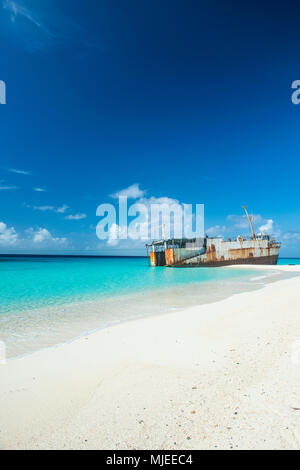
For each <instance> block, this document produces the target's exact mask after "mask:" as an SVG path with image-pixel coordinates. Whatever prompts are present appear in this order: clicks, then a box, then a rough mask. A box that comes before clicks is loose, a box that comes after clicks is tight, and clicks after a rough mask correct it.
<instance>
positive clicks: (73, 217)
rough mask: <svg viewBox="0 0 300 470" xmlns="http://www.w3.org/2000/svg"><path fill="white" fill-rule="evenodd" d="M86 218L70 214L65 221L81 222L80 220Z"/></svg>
mask: <svg viewBox="0 0 300 470" xmlns="http://www.w3.org/2000/svg"><path fill="white" fill-rule="evenodd" d="M85 218H86V214H74V215H72V214H70V215H66V217H65V219H67V220H81V219H85Z"/></svg>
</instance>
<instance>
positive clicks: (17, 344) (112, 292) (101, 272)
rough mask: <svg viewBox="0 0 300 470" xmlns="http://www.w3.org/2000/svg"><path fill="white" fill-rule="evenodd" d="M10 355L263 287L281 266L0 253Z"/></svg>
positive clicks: (0, 314) (1, 315) (0, 296)
mask: <svg viewBox="0 0 300 470" xmlns="http://www.w3.org/2000/svg"><path fill="white" fill-rule="evenodd" d="M0 260H1V261H0V340H2V341H3V342H4V343H5V345H6V353H7V357H13V356H17V355H22V354H26V353H28V352H32V351H35V350H37V349H40V348H44V347H48V346H52V345H55V344H57V343H60V342H64V341H67V340H70V339H72V338H74V337H77V336H79V335H82V334H84V333H85V332H90V331H92V330H95V329H99V328H104V327H106V326H108V325H114V324H117V323H119V322H121V321H128V320H132V319H135V318H139V317H144V316H148V315H158V314H161V313H168V312H172V311H175V310H178V309H183V308H186V307H187V306H192V305H197V304H201V303H207V302H213V301H217V300H220V299H222V298H225V297H228V296H230V295H233V294H236V293H239V292H243V291H245V290H252V289H257V288H259V287H261V286H262V285H264V283H266V282H268V281H269V280H272V279H277V278H278V276H282V274H278V272H276V270H274V271H273V270H272V271H268V272H267V271H266V272H264V271H255V270H253V269H251V270H247V269H243V270H238V269H231V268H191V269H172V268H164V267H160V268H151V267H149V266H148V261H147V259H145V258H43V257H41V258H19V257H18V258H0Z"/></svg>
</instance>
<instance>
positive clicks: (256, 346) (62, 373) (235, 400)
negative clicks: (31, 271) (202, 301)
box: [0, 266, 300, 449]
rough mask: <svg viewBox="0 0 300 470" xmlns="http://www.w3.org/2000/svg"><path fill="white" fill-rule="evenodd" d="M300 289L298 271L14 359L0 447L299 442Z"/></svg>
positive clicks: (0, 386)
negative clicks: (211, 300) (252, 288)
mask: <svg viewBox="0 0 300 470" xmlns="http://www.w3.org/2000/svg"><path fill="white" fill-rule="evenodd" d="M247 268H249V266H247ZM233 269H241V267H236V268H233ZM255 269H263V270H266V266H263V267H261V268H259V267H257V266H255ZM270 269H272V270H274V269H278V270H280V271H289V272H295V273H299V274H300V266H276V267H274V266H272V267H270ZM299 292H300V276H299V277H295V278H292V279H288V280H280V281H277V282H273V283H270V284H268V285H266V286H265V287H263V288H262V289H259V290H256V291H253V292H246V293H241V294H237V295H234V296H232V297H230V298H227V299H225V300H222V301H219V302H216V303H210V304H206V305H201V306H197V307H191V308H188V309H186V310H184V311H180V312H175V313H169V314H165V315H161V316H156V317H147V318H144V319H139V320H135V321H131V322H127V323H123V324H120V325H118V326H114V327H109V328H106V329H103V330H101V331H98V332H96V333H94V334H91V335H89V336H85V337H82V338H80V339H77V340H75V341H73V342H70V343H68V344H63V345H59V346H57V347H53V348H49V349H45V350H41V351H38V352H35V353H33V354H31V355H27V356H25V357H22V358H17V359H13V360H9V361H8V362H7V363H6V364H4V365H0V448H1V449H299V448H300V302H299Z"/></svg>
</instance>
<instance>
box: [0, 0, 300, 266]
mask: <svg viewBox="0 0 300 470" xmlns="http://www.w3.org/2000/svg"><path fill="white" fill-rule="evenodd" d="M298 13H299V6H297V2H289V3H288V4H286V3H285V4H284V3H283V2H275V3H273V4H272V8H270V3H269V2H267V1H266V2H250V1H244V2H238V1H226V2H225V1H201V0H198V1H191V0H187V1H182V0H181V1H176V0H172V1H169V0H164V1H157V0H153V1H151V2H141V1H135V0H129V1H128V2H124V1H122V0H114V1H113V0H107V1H99V0H89V1H88V2H79V1H77V0H60V1H58V0H57V1H55V0H51V1H50V0H45V1H43V2H41V1H38V0H24V1H21V0H20V1H19V0H17V1H11V0H0V57H1V63H0V80H3V81H5V83H6V87H7V104H6V105H0V122H1V126H0V142H1V144H0V251H1V252H40V253H42V252H49V253H54V252H57V253H65V252H66V253H91V254H94V253H99V254H104V253H116V254H118V253H119V254H124V253H128V254H130V253H133V254H137V253H143V250H142V251H141V249H140V247H139V246H138V245H136V244H134V243H131V244H130V243H129V242H128V243H127V245H125V244H123V245H122V244H116V245H114V246H111V245H109V244H105V243H103V242H102V243H100V242H99V240H98V239H97V238H96V233H95V226H96V224H97V222H98V218H97V217H96V208H97V206H98V205H99V204H101V203H103V202H113V201H114V199H113V198H112V197H111V195H112V194H114V193H116V192H118V191H120V190H124V189H126V188H128V187H132V185H135V186H134V188H136V189H137V193H136V194H133V196H134V198H133V199H132V201H135V200H140V199H143V200H147V201H149V200H154V201H156V200H157V199H159V198H168V199H169V200H170V201H172V200H176V201H179V202H180V203H182V202H185V203H203V204H205V227H206V229H207V231H208V233H209V234H211V235H219V234H220V235H223V236H225V237H227V236H232V235H234V234H235V235H238V234H239V233H245V234H248V233H249V229H248V226H247V224H245V218H244V217H243V216H242V209H241V206H242V205H243V204H246V205H247V206H248V208H249V210H250V212H251V213H253V214H254V215H255V217H254V221H255V225H256V228H257V229H258V228H259V227H261V226H267V227H268V228H269V229H270V231H271V232H272V233H273V234H275V236H276V237H277V238H279V239H280V240H281V241H282V242H283V247H282V251H281V255H282V256H291V257H292V256H300V218H299V191H298V187H299V170H300V163H299V149H300V132H299V124H300V105H299V106H296V105H294V104H292V102H291V93H292V90H291V84H292V81H294V80H296V79H300V61H299V42H300V29H299V24H298ZM131 195H132V193H131Z"/></svg>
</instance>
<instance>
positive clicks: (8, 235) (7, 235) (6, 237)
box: [0, 222, 18, 245]
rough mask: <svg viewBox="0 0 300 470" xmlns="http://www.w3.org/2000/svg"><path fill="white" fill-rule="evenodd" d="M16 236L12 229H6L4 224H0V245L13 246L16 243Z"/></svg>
mask: <svg viewBox="0 0 300 470" xmlns="http://www.w3.org/2000/svg"><path fill="white" fill-rule="evenodd" d="M17 239H18V234H17V232H16V231H15V229H14V227H10V228H9V227H7V225H6V224H5V223H4V222H0V245H14V244H15V243H16V242H17Z"/></svg>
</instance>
